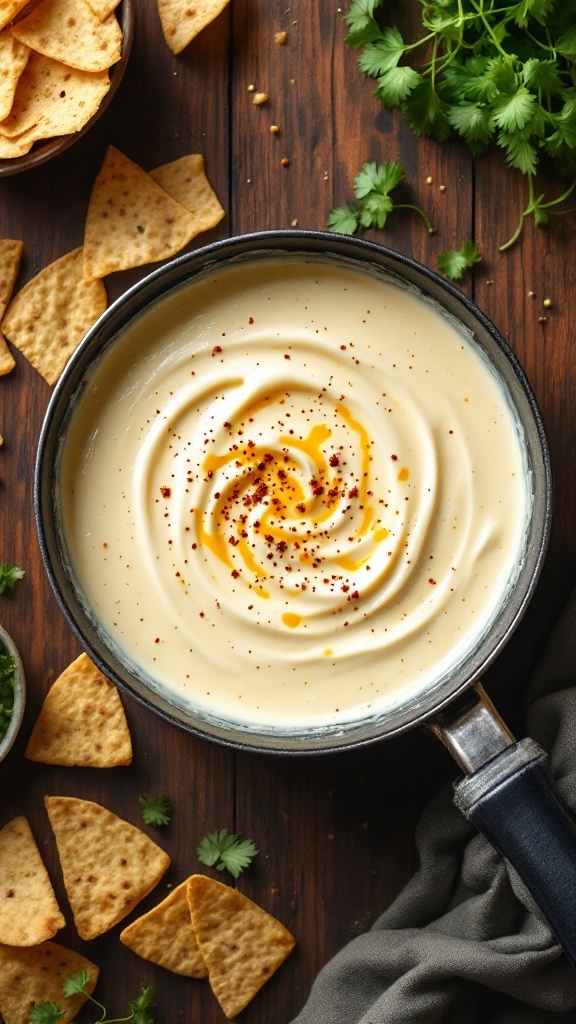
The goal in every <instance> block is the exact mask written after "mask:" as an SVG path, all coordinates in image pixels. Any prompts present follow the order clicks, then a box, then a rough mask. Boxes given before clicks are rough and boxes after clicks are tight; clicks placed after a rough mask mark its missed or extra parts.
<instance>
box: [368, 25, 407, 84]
mask: <svg viewBox="0 0 576 1024" xmlns="http://www.w3.org/2000/svg"><path fill="white" fill-rule="evenodd" d="M404 50H405V46H404V40H403V39H402V36H401V35H400V33H399V31H398V29H397V28H387V29H385V30H384V32H383V33H382V35H380V36H379V38H378V39H377V40H376V41H375V42H373V43H368V44H367V45H366V46H365V47H364V48H363V50H362V53H361V54H360V56H359V57H358V67H359V68H360V70H361V71H363V72H364V74H365V75H368V76H369V77H370V78H378V77H379V76H380V75H384V74H385V73H386V72H387V71H390V69H391V68H395V67H396V66H397V64H398V61H399V60H400V58H401V56H402V54H403V53H404Z"/></svg>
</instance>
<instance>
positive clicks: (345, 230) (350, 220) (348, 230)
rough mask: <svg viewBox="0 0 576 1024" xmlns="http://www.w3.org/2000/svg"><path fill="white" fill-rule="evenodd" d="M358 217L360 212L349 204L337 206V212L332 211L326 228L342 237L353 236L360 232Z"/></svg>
mask: <svg viewBox="0 0 576 1024" xmlns="http://www.w3.org/2000/svg"><path fill="white" fill-rule="evenodd" d="M358 215H359V211H358V210H357V209H356V207H354V206H350V204H349V203H346V204H345V205H344V206H337V207H336V209H335V210H330V213H329V214H328V219H327V221H326V226H327V227H328V228H329V230H330V231H338V232H340V234H341V235H353V234H354V233H355V232H356V231H357V230H358Z"/></svg>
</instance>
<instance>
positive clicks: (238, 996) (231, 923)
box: [187, 875, 295, 1018]
mask: <svg viewBox="0 0 576 1024" xmlns="http://www.w3.org/2000/svg"><path fill="white" fill-rule="evenodd" d="M187 893H188V903H189V905H190V914H191V917H192V926H193V928H194V931H195V933H196V939H197V941H198V946H199V948H200V952H201V954H202V958H203V960H204V962H205V964H206V967H207V968H208V980H209V982H210V986H211V988H212V991H213V993H214V995H215V996H216V999H217V1000H218V1002H219V1003H220V1006H221V1007H222V1009H223V1011H224V1013H225V1015H226V1017H228V1018H232V1017H235V1016H236V1014H238V1013H240V1011H241V1010H243V1009H244V1007H245V1006H247V1005H248V1003H249V1002H250V1000H251V999H252V998H253V997H254V996H255V995H256V993H257V992H258V991H259V990H260V989H261V988H262V986H263V985H264V984H265V982H266V981H268V979H269V978H270V977H271V976H272V974H273V973H274V971H275V970H276V969H277V968H278V967H279V966H280V964H281V963H283V961H284V960H285V959H286V957H287V956H288V954H289V953H290V952H291V950H292V949H293V948H294V945H295V941H294V938H293V936H292V935H291V934H290V932H289V931H288V930H287V929H286V928H285V927H284V925H283V924H280V922H279V921H277V920H276V918H275V917H272V915H271V914H268V913H267V912H266V911H265V910H262V908H261V907H259V906H257V905H256V904H255V903H253V902H252V900H249V899H248V897H247V896H243V895H242V893H240V892H238V890H237V889H232V888H231V887H230V886H228V885H224V884H223V883H222V882H216V881H215V880H214V879H212V878H208V877H207V876H205V875H192V876H191V878H190V879H189V880H188V887H187Z"/></svg>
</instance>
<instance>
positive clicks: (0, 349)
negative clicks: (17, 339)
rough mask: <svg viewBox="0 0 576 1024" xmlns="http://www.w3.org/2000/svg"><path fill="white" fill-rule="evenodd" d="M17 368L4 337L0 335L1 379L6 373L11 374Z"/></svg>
mask: <svg viewBox="0 0 576 1024" xmlns="http://www.w3.org/2000/svg"><path fill="white" fill-rule="evenodd" d="M15 366H16V360H15V359H14V356H13V355H12V353H11V351H10V349H9V348H8V345H7V344H6V339H5V337H4V335H3V334H0V377H3V376H4V374H5V373H10V370H13V369H14V367H15Z"/></svg>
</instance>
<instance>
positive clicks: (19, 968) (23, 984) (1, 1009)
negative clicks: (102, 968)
mask: <svg viewBox="0 0 576 1024" xmlns="http://www.w3.org/2000/svg"><path fill="white" fill-rule="evenodd" d="M77 971H86V974H87V975H88V978H89V980H88V983H87V985H86V986H85V994H84V993H79V994H78V995H74V996H70V998H67V997H66V996H64V994H63V992H62V984H63V982H65V981H66V979H67V978H70V977H71V976H72V975H73V974H76V972H77ZM98 973H99V971H98V967H97V966H96V964H93V963H91V961H90V960H87V959H86V957H84V956H80V954H79V953H75V952H73V950H71V949H66V948H65V947H64V946H60V945H58V943H57V942H43V943H42V944H41V945H40V946H29V947H27V948H18V947H15V946H3V945H0V1013H1V1014H2V1017H3V1018H4V1024H28V1022H29V1021H30V1014H31V1011H32V1007H34V1006H37V1005H38V1004H39V1003H42V1002H44V1001H48V1002H55V1003H58V1006H59V1007H60V1009H61V1010H62V1016H61V1017H60V1018H59V1020H58V1024H69V1022H70V1021H72V1020H74V1017H75V1016H76V1014H77V1012H78V1010H79V1009H80V1007H81V1006H83V1004H84V1003H85V1002H86V1000H87V998H88V996H89V995H91V994H92V992H93V991H94V988H95V986H96V982H97V981H98Z"/></svg>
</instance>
